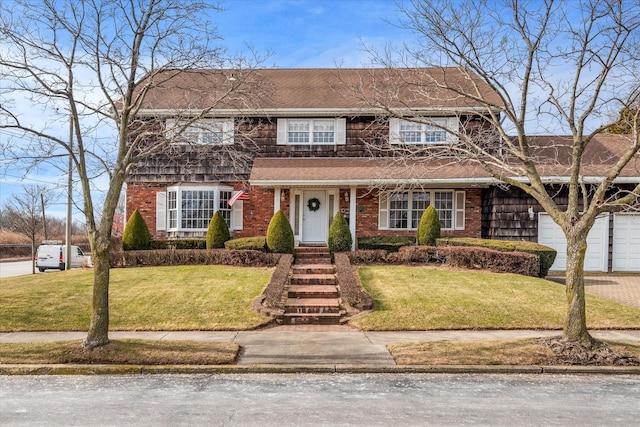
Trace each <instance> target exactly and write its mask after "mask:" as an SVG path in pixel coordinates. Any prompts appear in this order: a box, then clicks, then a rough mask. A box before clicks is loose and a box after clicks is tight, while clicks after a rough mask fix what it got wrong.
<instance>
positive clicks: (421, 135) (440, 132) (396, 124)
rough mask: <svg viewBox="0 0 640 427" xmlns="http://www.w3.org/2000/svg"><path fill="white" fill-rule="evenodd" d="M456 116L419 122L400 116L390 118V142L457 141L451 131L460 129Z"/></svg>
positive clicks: (437, 142)
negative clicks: (399, 117) (400, 117)
mask: <svg viewBox="0 0 640 427" xmlns="http://www.w3.org/2000/svg"><path fill="white" fill-rule="evenodd" d="M458 126H459V123H458V119H457V118H455V117H432V118H428V117H425V118H424V122H422V123H418V122H415V121H410V120H403V119H398V118H391V119H389V142H390V143H391V144H445V143H449V142H452V141H455V136H454V135H453V134H452V133H451V132H457V131H458Z"/></svg>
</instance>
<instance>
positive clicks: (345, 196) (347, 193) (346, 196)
mask: <svg viewBox="0 0 640 427" xmlns="http://www.w3.org/2000/svg"><path fill="white" fill-rule="evenodd" d="M344 201H345V202H348V201H349V192H348V191H345V192H344Z"/></svg>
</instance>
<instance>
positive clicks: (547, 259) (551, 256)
mask: <svg viewBox="0 0 640 427" xmlns="http://www.w3.org/2000/svg"><path fill="white" fill-rule="evenodd" d="M437 244H438V246H478V247H482V248H487V249H493V250H496V251H501V252H513V251H518V252H524V253H528V254H533V255H535V256H536V258H537V260H538V263H539V268H538V270H539V272H538V275H539V276H538V277H545V276H546V275H547V273H549V269H550V268H551V266H552V265H553V262H554V261H555V259H556V255H557V254H558V252H557V251H556V250H555V249H552V248H550V247H548V246H545V245H541V244H539V243H535V242H526V241H516V240H494V239H475V238H471V237H445V238H440V239H438V240H437Z"/></svg>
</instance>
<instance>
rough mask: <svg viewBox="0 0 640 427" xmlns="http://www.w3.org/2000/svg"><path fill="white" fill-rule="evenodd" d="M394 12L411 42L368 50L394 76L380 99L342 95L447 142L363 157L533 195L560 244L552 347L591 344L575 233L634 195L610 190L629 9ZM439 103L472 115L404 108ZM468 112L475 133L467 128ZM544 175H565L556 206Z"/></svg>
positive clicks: (633, 158) (500, 7)
mask: <svg viewBox="0 0 640 427" xmlns="http://www.w3.org/2000/svg"><path fill="white" fill-rule="evenodd" d="M400 7H401V9H400V10H401V16H402V17H403V18H402V21H401V24H400V25H402V26H403V27H404V28H406V29H407V30H410V31H412V32H413V33H414V34H416V35H417V36H416V42H415V44H414V45H408V46H404V47H402V48H400V49H393V48H389V49H387V50H386V51H385V52H379V51H374V50H371V53H372V56H373V57H374V59H375V61H377V62H378V63H379V64H380V65H382V66H383V68H384V69H389V70H397V69H403V70H404V71H403V72H401V73H394V75H393V78H387V79H385V80H384V81H382V79H381V78H379V79H378V81H377V82H374V83H373V84H372V86H375V87H376V88H378V89H380V88H382V90H377V91H374V92H373V94H372V92H371V91H368V90H363V89H362V88H361V87H357V85H354V86H353V90H354V91H355V92H356V93H358V94H359V95H360V96H361V97H362V100H363V102H365V103H366V104H367V105H368V106H370V107H372V108H373V107H375V108H377V109H382V110H383V111H384V112H385V114H384V116H385V118H384V119H385V120H387V118H388V117H389V116H390V117H400V118H403V119H405V120H409V121H413V122H418V123H426V124H428V125H430V126H433V127H435V128H440V129H442V130H444V131H446V132H449V133H450V134H452V136H453V138H452V140H454V141H455V142H454V143H450V144H445V145H438V146H434V145H425V146H415V145H413V146H411V145H403V144H396V145H392V144H387V145H378V146H374V147H371V148H372V150H378V151H379V150H388V151H390V152H391V153H392V157H393V158H395V159H396V160H398V161H402V162H404V164H406V165H407V166H409V165H412V166H413V167H415V166H416V165H425V164H427V165H428V164H434V165H438V166H437V167H446V165H447V164H453V163H458V164H459V163H463V164H467V165H469V167H479V168H481V170H483V171H484V173H485V174H486V175H488V176H490V177H493V178H494V179H495V181H496V182H498V183H503V184H502V185H509V186H513V187H517V188H519V189H521V190H522V191H524V192H525V193H526V194H528V195H530V196H531V197H533V198H535V199H536V200H537V201H538V203H539V204H540V205H541V206H542V208H543V209H544V210H545V211H546V212H547V213H548V214H549V215H550V216H551V218H553V220H554V221H555V222H556V223H557V224H558V225H559V226H560V227H561V228H562V230H563V232H564V234H565V236H566V239H567V267H566V298H567V315H566V320H565V324H564V331H563V338H564V340H566V341H570V342H579V343H582V344H583V345H585V346H586V347H592V346H593V344H594V340H593V339H592V337H591V335H590V334H589V332H588V330H587V326H586V317H585V295H584V259H585V253H586V248H587V243H586V239H587V234H588V232H589V230H590V229H591V227H592V226H593V224H594V221H595V220H596V218H597V217H598V216H599V215H601V214H603V213H604V212H611V211H617V210H621V209H624V208H628V207H630V206H633V205H634V204H637V200H638V195H639V194H640V185H637V181H636V184H634V185H632V186H631V188H627V189H626V190H624V191H622V190H620V191H615V188H616V187H615V186H614V183H616V180H617V178H618V177H620V176H621V173H623V172H624V171H625V168H626V171H627V172H625V173H627V176H629V175H628V171H629V168H635V169H634V170H633V172H634V173H632V174H631V176H633V175H635V176H638V175H639V174H638V169H637V167H638V166H637V162H638V151H639V149H640V139H639V136H638V123H639V117H638V110H637V108H635V109H633V108H632V107H633V106H634V105H637V102H638V98H639V96H640V84H639V82H640V78H639V75H640V74H639V71H640V70H639V65H640V64H639V60H640V55H639V46H640V30H639V29H640V5H639V4H638V2H637V1H636V2H632V1H626V0H589V1H580V2H578V4H576V2H556V1H554V0H544V1H540V2H526V1H518V0H502V1H474V2H457V1H449V0H434V1H432V0H429V1H426V0H409V1H407V2H404V3H402V5H401V6H400ZM428 67H437V68H431V69H430V70H427V68H428ZM446 67H449V68H446ZM434 70H439V72H434ZM448 70H451V72H450V73H449V71H448ZM487 87H488V88H490V91H487V90H485V89H486V88H487ZM442 96H446V98H447V99H450V100H455V102H456V103H457V105H458V110H462V111H464V110H465V107H466V106H469V105H473V106H476V107H477V106H480V110H478V109H476V110H475V111H473V112H471V113H467V115H465V116H462V115H461V116H460V117H459V122H460V126H459V128H458V129H452V128H450V127H446V126H443V125H442V123H441V122H439V121H436V120H433V119H432V120H429V118H426V117H424V112H421V111H418V110H417V109H415V108H414V107H413V105H415V104H413V105H412V104H411V102H413V101H414V100H415V99H422V100H423V101H424V100H427V101H429V100H431V101H433V103H434V104H436V105H441V104H442V101H443V99H444V98H441V97H442ZM423 105H424V104H423ZM619 111H627V113H629V112H631V113H632V114H626V116H625V120H626V121H627V123H628V127H627V129H628V130H629V132H628V134H626V135H621V136H620V138H619V141H618V142H617V145H616V150H615V153H611V154H610V156H611V157H610V158H607V159H603V158H602V156H603V155H604V153H602V154H601V155H598V154H599V153H597V150H598V149H597V146H595V145H596V144H595V143H594V140H595V139H597V136H598V135H599V134H601V133H604V132H606V131H607V130H608V129H609V128H611V127H612V126H614V124H615V122H616V120H611V117H612V116H613V115H614V114H615V112H619ZM441 114H446V112H441ZM478 115H480V116H481V117H482V122H484V123H485V125H484V126H481V125H478V122H477V121H476V122H471V121H469V117H474V116H475V117H477V116H478ZM629 122H630V123H629ZM556 129H561V132H564V133H567V136H566V137H564V138H556V139H552V141H551V143H549V140H547V142H546V143H545V144H542V143H541V142H540V141H541V140H542V139H541V138H535V137H534V136H533V135H540V134H545V133H549V131H550V130H552V131H555V132H558V131H557V130H556ZM602 163H606V170H605V168H603V167H602ZM593 171H598V176H597V177H596V179H594V180H591V181H589V182H588V181H587V180H586V179H585V178H584V177H585V176H587V175H591V174H593ZM550 172H552V174H551V175H555V176H566V177H567V178H566V180H564V181H563V182H561V184H563V185H564V186H565V188H567V192H568V204H567V205H559V204H558V203H557V202H556V201H555V200H554V197H553V196H554V194H553V192H551V191H550V190H549V188H548V187H547V186H546V185H545V177H548V176H549V175H550Z"/></svg>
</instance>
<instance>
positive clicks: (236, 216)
mask: <svg viewBox="0 0 640 427" xmlns="http://www.w3.org/2000/svg"><path fill="white" fill-rule="evenodd" d="M243 205H244V202H243V201H242V200H238V201H236V202H235V203H234V204H233V207H232V208H231V229H232V230H242V212H243Z"/></svg>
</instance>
